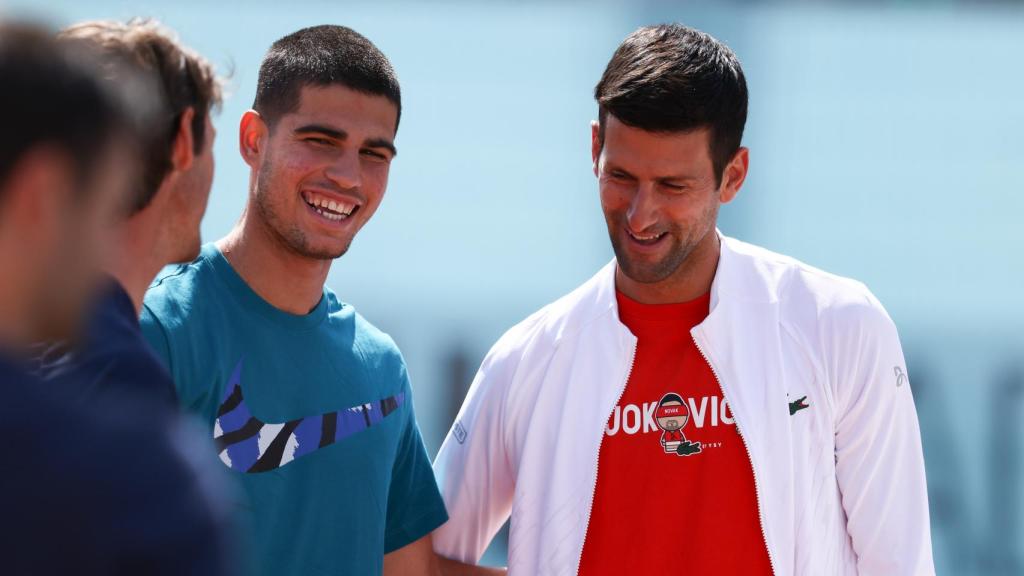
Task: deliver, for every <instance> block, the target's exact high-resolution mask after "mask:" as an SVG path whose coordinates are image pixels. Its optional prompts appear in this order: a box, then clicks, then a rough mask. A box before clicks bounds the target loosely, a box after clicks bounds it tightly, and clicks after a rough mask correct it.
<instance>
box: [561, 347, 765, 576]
mask: <svg viewBox="0 0 1024 576" xmlns="http://www.w3.org/2000/svg"><path fill="white" fill-rule="evenodd" d="M690 337H691V338H692V339H693V344H694V345H695V346H697V351H698V352H700V355H701V356H702V357H704V362H705V363H706V364H707V365H708V367H709V368H711V374H712V375H713V376H714V377H715V382H716V383H717V384H718V389H719V390H721V392H722V399H723V400H725V399H726V398H725V387H724V386H722V380H721V378H719V377H718V371H717V370H715V365H714V364H712V363H711V359H710V358H708V355H707V354H706V353H705V352H704V349H703V348H701V347H700V342H698V341H697V337H696V336H694V335H693V334H692V333H691V334H690ZM733 420H734V422H733V424H735V425H736V433H737V434H739V436H740V441H741V442H742V444H743V450H744V451H745V452H746V453H747V461H749V462H750V473H751V474H753V476H754V496H755V498H756V499H757V520H758V523H760V525H761V539H762V541H763V542H764V549H765V550H766V551H767V552H768V564H769V566H770V567H771V569H772V574H778V571H777V570H776V569H775V558H774V557H773V556H772V549H771V547H769V546H768V534H767V533H766V532H765V531H764V513H763V511H762V508H761V485H760V484H759V483H758V482H757V469H756V468H754V458H753V457H752V456H751V455H750V446H749V445H747V437H746V436H744V435H743V429H742V428H740V423H739V421H738V420H736V413H735V412H733ZM577 576H578V575H577Z"/></svg>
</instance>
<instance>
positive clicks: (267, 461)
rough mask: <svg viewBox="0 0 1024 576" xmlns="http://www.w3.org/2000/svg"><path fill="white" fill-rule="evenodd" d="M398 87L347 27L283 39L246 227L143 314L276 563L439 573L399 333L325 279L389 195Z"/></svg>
mask: <svg viewBox="0 0 1024 576" xmlns="http://www.w3.org/2000/svg"><path fill="white" fill-rule="evenodd" d="M400 110H401V95H400V91H399V85H398V80H397V77H396V76H395V73H394V70H393V69H392V67H391V64H390V63H389V62H388V60H387V58H386V57H385V56H384V55H383V54H382V53H381V52H380V51H379V50H378V49H377V48H376V47H375V46H374V45H373V44H372V43H371V42H370V41H369V40H367V39H366V38H364V37H363V36H361V35H359V34H358V33H356V32H355V31H353V30H350V29H348V28H345V27H341V26H316V27H313V28H306V29H303V30H299V31H297V32H295V33H293V34H289V35H288V36H285V37H284V38H281V39H280V40H278V41H277V42H275V43H274V44H273V46H271V48H270V50H269V51H268V52H267V54H266V56H265V57H264V60H263V63H262V65H261V67H260V72H259V80H258V84H257V90H256V100H255V103H254V105H253V110H250V111H248V112H246V113H245V114H244V115H243V116H242V120H241V124H240V127H239V142H240V149H241V154H242V158H243V160H244V161H245V162H246V164H248V165H249V167H250V179H249V200H248V204H247V206H246V208H245V211H244V212H243V214H242V217H241V219H240V221H239V223H238V225H237V226H236V227H235V229H234V230H233V231H231V232H230V233H229V234H228V236H227V237H225V238H223V239H221V240H220V241H218V242H217V243H216V244H209V245H206V246H204V247H203V249H202V251H201V253H200V255H199V258H198V259H196V260H195V261H194V262H192V263H191V264H188V265H185V266H181V267H179V268H178V269H177V270H175V271H173V272H172V273H169V274H168V275H166V276H164V277H162V278H160V279H159V280H158V281H157V282H156V283H155V284H154V285H153V287H152V288H151V289H150V290H149V292H148V293H147V295H146V299H145V306H144V310H143V317H142V324H143V330H144V332H145V334H146V336H147V337H148V338H149V340H150V342H151V343H152V344H153V345H154V347H155V348H156V349H157V350H158V352H159V354H160V355H161V356H162V357H163V359H164V361H165V362H166V364H167V366H168V368H169V369H170V371H171V375H172V376H173V379H174V383H175V385H176V387H177V393H178V397H179V399H180V402H181V403H182V405H183V406H185V407H187V408H188V409H189V410H191V411H193V412H195V413H196V414H198V415H199V417H200V418H201V419H202V420H203V421H204V422H205V423H206V424H207V425H208V426H209V429H210V432H211V434H212V436H213V438H214V441H215V443H216V449H217V450H218V451H219V454H220V458H221V460H222V461H223V463H224V465H225V466H227V467H228V468H230V470H231V472H232V474H233V475H234V476H235V477H236V478H237V480H238V481H239V483H240V484H241V486H242V489H243V499H242V502H240V508H241V509H242V510H243V511H244V513H245V514H246V516H247V518H248V520H249V521H248V525H249V527H250V529H251V531H252V540H253V542H254V546H253V555H252V556H253V558H252V562H251V564H252V565H254V566H255V568H256V569H258V570H259V572H260V573H263V574H314V573H316V574H321V573H323V574H379V573H381V572H382V571H383V572H384V573H385V574H428V573H434V572H435V571H436V570H437V569H438V565H437V563H436V560H435V558H434V555H433V551H432V545H431V542H430V536H429V535H430V533H431V531H432V530H434V529H435V528H437V527H438V526H439V525H441V524H442V523H443V522H444V521H445V520H446V519H447V514H446V513H445V509H444V504H443V503H442V501H441V497H440V494H439V493H438V490H437V484H436V483H435V481H434V476H433V473H432V471H431V468H430V462H429V460H428V458H427V454H426V451H425V449H424V447H423V442H422V440H421V438H420V433H419V429H418V426H417V423H416V418H415V415H414V412H413V402H412V390H411V388H410V386H409V378H408V375H407V373H406V368H405V363H404V361H403V359H402V356H401V354H400V353H399V351H398V348H397V347H396V345H395V343H394V342H393V341H392V340H391V338H390V337H388V336H387V335H386V334H384V333H382V332H380V331H379V330H377V329H376V328H374V327H373V326H372V325H371V324H370V323H369V322H367V321H366V320H365V319H363V317H362V316H360V315H359V314H357V313H356V312H355V310H354V309H353V308H352V306H351V305H349V304H345V303H342V302H341V301H340V300H339V299H338V297H337V296H336V295H335V294H334V292H333V291H331V290H330V289H329V288H327V287H326V286H325V285H324V282H325V281H326V279H327V273H328V271H329V270H330V267H331V263H332V262H333V260H334V259H336V258H338V257H340V256H342V255H343V254H345V253H346V251H347V250H348V249H349V246H350V245H351V243H352V240H353V238H354V237H355V235H356V233H357V232H358V231H359V230H360V229H361V228H362V227H363V226H364V225H365V224H366V223H367V222H368V221H369V220H370V218H371V217H372V216H373V214H374V212H375V211H376V210H377V208H378V206H379V205H380V203H381V200H382V199H383V197H384V191H385V188H386V186H387V179H388V172H389V168H390V165H391V161H392V160H393V159H394V157H395V152H396V151H395V144H394V139H395V134H396V131H397V128H398V118H399V114H400Z"/></svg>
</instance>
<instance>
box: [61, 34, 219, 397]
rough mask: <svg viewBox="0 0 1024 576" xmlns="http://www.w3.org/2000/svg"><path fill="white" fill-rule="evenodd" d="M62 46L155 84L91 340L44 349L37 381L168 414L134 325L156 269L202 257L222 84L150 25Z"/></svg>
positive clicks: (154, 364) (72, 38) (159, 377)
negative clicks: (77, 47)
mask: <svg viewBox="0 0 1024 576" xmlns="http://www.w3.org/2000/svg"><path fill="white" fill-rule="evenodd" d="M60 38H61V39H62V40H63V41H65V42H74V43H76V44H83V45H88V46H91V47H93V49H94V50H96V51H97V52H99V53H101V54H102V55H103V57H104V61H105V64H106V66H105V71H104V72H105V75H106V77H107V78H108V80H110V81H114V82H116V81H118V80H119V78H118V77H119V76H120V75H123V74H124V73H126V72H130V73H131V74H133V75H137V76H144V77H147V78H150V79H151V80H152V84H154V85H155V86H156V87H157V90H156V94H155V98H154V99H153V100H154V101H155V104H154V106H155V107H156V110H155V114H154V116H155V118H154V120H153V122H152V123H151V125H150V126H147V128H146V130H147V132H146V140H145V142H144V143H143V144H144V145H143V148H142V153H141V156H142V160H143V162H142V166H141V172H142V174H141V178H139V179H138V180H139V181H138V183H137V184H136V185H135V186H134V187H133V193H132V194H131V195H130V196H129V198H128V199H127V201H126V202H125V205H124V208H123V211H122V213H121V215H120V216H119V218H118V219H117V222H116V224H115V225H114V227H113V230H112V233H113V235H114V236H115V239H114V242H113V245H112V250H111V253H110V255H109V256H108V258H107V262H106V266H105V268H106V271H107V273H108V274H109V276H110V278H108V280H107V281H106V283H105V284H106V285H105V286H104V288H103V291H102V294H101V297H100V299H99V301H98V302H97V303H96V306H95V307H94V310H93V312H92V318H91V321H90V323H89V327H88V331H87V334H86V339H85V341H84V342H82V343H81V345H79V346H77V347H76V348H74V349H72V350H70V351H69V350H68V349H67V346H66V345H64V344H58V345H55V346H53V347H51V348H50V349H48V350H47V351H46V352H45V353H44V355H43V357H42V359H41V363H42V369H41V372H42V375H43V376H44V377H45V378H47V379H49V380H53V381H67V380H71V381H73V387H71V388H72V389H68V390H65V392H66V393H68V394H72V395H76V396H80V397H91V396H95V395H97V394H100V395H102V394H114V395H119V396H123V395H126V394H127V395H130V396H134V397H137V398H139V399H143V398H144V399H146V400H155V401H157V402H161V403H163V404H164V406H167V407H172V406H174V405H175V403H174V385H173V383H172V382H171V378H170V375H169V374H168V373H167V370H166V369H165V368H164V367H163V365H162V364H161V362H160V360H159V359H158V358H157V357H156V355H155V354H154V353H153V351H152V349H151V348H150V347H149V345H148V344H147V343H146V341H145V340H144V338H143V337H142V333H141V331H140V329H139V322H138V316H139V312H140V310H141V308H142V299H143V296H144V295H145V293H146V288H148V287H149V285H150V284H151V283H152V282H153V278H154V277H155V276H156V275H157V273H158V272H159V271H160V269H162V268H163V267H164V266H166V265H167V264H172V263H183V262H191V261H192V260H193V259H194V258H195V257H196V256H197V255H198V254H199V246H200V240H199V223H200V221H201V220H202V218H203V214H204V212H205V211H206V203H207V199H208V198H209V194H210V185H211V183H212V181H213V140H214V136H215V133H214V129H213V125H212V124H211V122H210V113H211V111H212V109H213V108H215V107H216V106H218V105H219V104H220V93H221V89H220V81H219V80H218V78H217V76H216V74H215V73H214V70H213V67H212V66H211V65H210V64H209V62H207V61H206V60H205V59H203V57H201V56H199V55H198V54H196V53H195V52H193V51H192V50H189V49H188V48H186V47H184V46H182V45H181V44H180V43H179V42H178V41H177V40H176V38H175V37H174V34H173V33H172V32H171V31H170V30H168V29H166V28H164V27H163V26H161V25H160V24H158V23H157V22H155V21H152V20H132V21H129V22H127V23H122V22H116V21H93V22H84V23H81V24H75V25H73V26H71V27H69V28H67V29H65V30H63V31H62V32H61V33H60Z"/></svg>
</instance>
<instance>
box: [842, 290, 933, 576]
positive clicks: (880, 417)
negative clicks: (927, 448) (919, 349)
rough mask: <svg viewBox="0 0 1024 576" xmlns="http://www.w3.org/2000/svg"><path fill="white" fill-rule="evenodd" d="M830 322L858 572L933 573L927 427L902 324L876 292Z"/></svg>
mask: <svg viewBox="0 0 1024 576" xmlns="http://www.w3.org/2000/svg"><path fill="white" fill-rule="evenodd" d="M830 322H831V323H832V325H831V326H826V327H825V328H826V330H825V333H826V334H829V335H830V336H828V337H827V338H828V341H826V343H825V346H826V354H827V355H828V370H829V372H830V374H829V380H830V384H831V386H832V388H833V391H834V394H835V402H836V416H835V441H836V474H837V476H838V482H839V488H840V491H841V493H842V503H843V508H844V509H845V511H846V516H847V531H848V532H849V534H850V537H851V540H852V542H853V548H854V550H855V551H856V553H857V568H858V572H859V574H861V575H863V576H870V575H875V574H879V575H881V574H907V575H931V574H934V573H935V568H934V565H933V561H932V548H931V531H930V526H929V518H928V492H927V486H926V483H925V471H924V455H923V452H922V449H921V433H920V429H919V427H918V422H917V411H916V410H915V408H914V398H913V396H912V395H911V393H910V384H909V381H908V380H907V377H906V363H905V361H904V359H903V351H902V349H901V347H900V341H899V336H898V335H897V333H896V326H895V325H894V324H893V322H892V320H891V319H890V318H889V316H888V315H887V314H886V313H885V310H884V309H883V308H882V306H881V304H879V303H878V302H877V301H876V300H874V298H873V297H871V296H870V295H869V296H868V302H867V303H866V305H861V304H856V305H846V306H843V307H842V308H841V309H840V310H837V311H835V312H834V313H833V314H832V317H831V318H830Z"/></svg>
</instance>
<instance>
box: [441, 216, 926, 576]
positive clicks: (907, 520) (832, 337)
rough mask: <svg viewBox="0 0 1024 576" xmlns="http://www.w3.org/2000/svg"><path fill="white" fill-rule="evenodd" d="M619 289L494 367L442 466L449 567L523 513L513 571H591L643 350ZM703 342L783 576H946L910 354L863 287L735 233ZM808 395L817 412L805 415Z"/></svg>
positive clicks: (470, 556)
mask: <svg viewBox="0 0 1024 576" xmlns="http://www.w3.org/2000/svg"><path fill="white" fill-rule="evenodd" d="M614 278H615V263H614V262H612V263H610V264H609V265H608V266H606V267H605V268H604V269H602V270H601V271H600V272H599V273H598V274H597V275H596V276H594V278H592V279H591V280H590V281H588V282H587V283H586V284H584V285H583V286H581V287H580V288H578V289H576V290H575V291H574V292H572V293H571V294H569V295H567V296H565V297H563V298H562V299H560V300H558V301H556V302H554V303H553V304H550V305H548V306H547V307H545V308H543V309H542V310H540V311H539V312H537V313H535V314H534V315H532V316H530V317H529V318H527V319H526V320H525V321H523V322H522V323H520V324H519V325H517V326H515V327H514V328H512V329H511V330H510V331H509V332H507V333H506V334H505V335H504V336H503V337H502V338H501V339H500V340H499V341H498V342H497V344H495V345H494V347H493V348H492V349H491V351H490V353H489V354H488V355H487V357H486V358H485V359H484V362H483V364H482V366H481V367H480V370H479V372H478V373H477V375H476V378H475V379H474V381H473V385H472V387H471V388H470V391H469V394H468V395H467V397H466V400H465V403H464V405H463V406H462V410H461V411H460V412H459V415H458V418H457V420H456V423H455V426H453V428H452V431H451V432H450V433H449V435H448V437H447V439H446V440H445V442H444V444H443V446H442V447H441V451H440V452H439V454H438V457H437V460H436V462H435V463H434V469H435V472H436V474H437V476H438V481H439V483H440V485H441V490H442V494H443V495H444V499H445V503H446V505H447V507H448V514H449V516H450V520H449V521H448V523H447V524H445V525H444V526H442V527H441V528H440V529H438V531H437V532H436V533H435V534H434V545H435V548H436V549H437V551H438V552H439V553H440V554H442V555H444V556H448V557H451V558H456V559H458V560H462V561H465V562H477V561H478V560H479V558H480V556H481V554H482V553H483V551H484V549H485V548H486V547H487V545H488V543H489V542H490V541H491V539H492V538H493V536H494V534H495V533H496V531H497V530H498V529H499V528H500V527H501V525H502V524H503V523H504V522H505V520H506V519H508V518H509V516H510V515H511V533H510V539H509V550H508V557H509V572H510V574H512V575H513V576H515V575H522V576H533V575H538V576H541V575H551V576H556V575H557V576H563V575H572V574H576V573H577V570H578V565H579V559H580V555H581V553H582V550H583V542H584V538H585V536H586V530H587V525H588V521H589V518H590V505H591V502H592V498H593V492H594V486H595V483H596V478H597V462H598V452H599V448H600V443H601V438H602V436H603V434H604V430H605V426H606V424H607V420H608V416H609V415H610V414H611V412H612V410H613V408H614V406H615V405H616V404H617V402H618V400H619V398H620V396H621V393H622V390H623V389H624V387H625V385H626V379H627V375H628V372H629V368H630V365H631V363H632V359H633V355H634V353H635V350H636V339H635V337H634V336H633V335H632V334H631V333H630V332H629V330H628V329H627V328H626V327H625V326H624V325H623V324H622V323H621V322H620V321H619V318H618V310H617V305H616V299H615V280H614ZM692 335H693V337H694V339H695V341H696V343H697V346H698V348H700V349H701V351H702V352H703V353H704V354H705V355H706V357H707V359H708V361H709V363H710V364H711V367H712V369H713V370H714V372H715V374H716V375H717V377H718V378H719V380H720V383H721V385H722V389H723V393H724V396H725V399H726V401H727V402H728V403H729V406H730V408H731V409H732V413H733V415H734V417H735V421H736V425H737V427H738V430H739V431H740V432H741V434H742V435H743V437H744V440H745V442H746V445H747V447H748V449H749V453H750V457H751V461H752V464H753V469H754V478H755V485H756V487H757V492H758V501H759V503H760V516H761V525H762V527H763V529H764V535H765V540H766V543H767V546H768V551H769V555H770V557H771V560H772V565H773V568H774V571H775V573H776V574H778V575H807V576H821V575H825V574H828V575H845V574H859V575H862V576H868V575H930V574H934V567H933V563H932V551H931V536H930V531H929V520H928V499H927V492H926V485H925V475H924V459H923V455H922V451H921V441H920V432H919V429H918V422H917V413H916V410H915V408H914V401H913V397H912V396H911V393H910V386H909V385H908V384H907V381H906V378H905V377H903V376H902V375H903V374H905V372H906V366H905V363H904V359H903V353H902V350H901V348H900V343H899V338H898V336H897V333H896V328H895V326H894V325H893V322H892V321H891V319H890V318H889V316H888V315H887V313H886V312H885V310H884V309H883V308H882V306H881V304H880V303H879V302H878V301H877V300H876V299H875V298H874V296H873V295H872V294H871V292H870V291H868V289H867V288H866V287H865V286H864V285H863V284H861V283H859V282H855V281H853V280H848V279H845V278H840V277H837V276H833V275H831V274H827V273H825V272H822V271H820V270H816V269H814V268H811V267H809V266H806V265H804V264H802V263H800V262H797V261H795V260H793V259H791V258H787V257H784V256H780V255H777V254H774V253H771V252H768V251H766V250H763V249H761V248H757V247H755V246H751V245H749V244H745V243H742V242H739V241H737V240H734V239H730V238H727V237H724V236H723V237H722V250H721V258H720V260H719V266H718V270H717V273H716V276H715V280H714V283H713V284H712V288H711V310H710V314H709V315H708V318H707V319H706V320H705V321H704V322H703V323H701V324H700V325H699V326H697V327H695V328H694V329H693V331H692ZM802 396H806V397H807V400H806V404H808V405H809V408H808V409H804V410H800V411H799V412H797V413H796V414H794V415H792V416H791V415H790V413H789V408H788V402H790V401H793V400H797V399H799V398H801V397H802ZM621 552H622V554H630V551H629V550H622V551H621Z"/></svg>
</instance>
